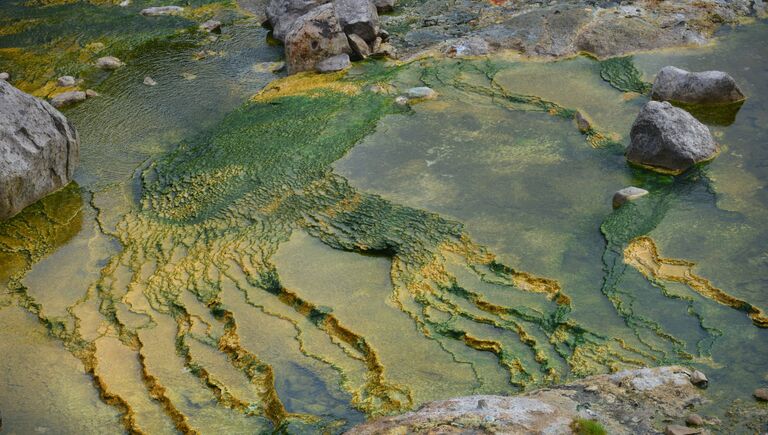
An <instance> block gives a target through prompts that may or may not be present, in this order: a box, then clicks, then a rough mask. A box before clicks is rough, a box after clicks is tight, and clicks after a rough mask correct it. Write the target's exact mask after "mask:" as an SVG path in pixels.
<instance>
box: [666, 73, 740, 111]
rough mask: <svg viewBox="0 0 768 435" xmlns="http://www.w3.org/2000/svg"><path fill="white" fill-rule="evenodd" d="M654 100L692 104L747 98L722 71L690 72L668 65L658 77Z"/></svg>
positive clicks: (731, 78) (734, 100) (731, 101)
mask: <svg viewBox="0 0 768 435" xmlns="http://www.w3.org/2000/svg"><path fill="white" fill-rule="evenodd" d="M651 98H653V99H654V100H662V101H676V102H681V103H689V104H723V103H733V102H736V101H741V100H743V99H744V94H743V93H742V92H741V89H739V86H738V85H737V84H736V81H735V80H733V77H731V76H730V75H728V74H726V73H724V72H722V71H702V72H688V71H686V70H684V69H680V68H675V67H674V66H666V67H664V68H662V69H661V71H659V73H658V74H657V75H656V80H654V82H653V89H651Z"/></svg>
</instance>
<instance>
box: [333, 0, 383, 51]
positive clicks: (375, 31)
mask: <svg viewBox="0 0 768 435" xmlns="http://www.w3.org/2000/svg"><path fill="white" fill-rule="evenodd" d="M333 8H334V10H335V11H336V16H337V17H338V19H339V24H340V25H341V28H342V29H343V30H344V33H346V34H347V35H351V34H355V35H357V36H359V37H361V38H363V40H365V42H367V43H371V42H373V40H374V39H376V37H377V36H378V35H379V14H378V12H376V6H374V5H373V3H372V2H371V1H370V0H334V1H333Z"/></svg>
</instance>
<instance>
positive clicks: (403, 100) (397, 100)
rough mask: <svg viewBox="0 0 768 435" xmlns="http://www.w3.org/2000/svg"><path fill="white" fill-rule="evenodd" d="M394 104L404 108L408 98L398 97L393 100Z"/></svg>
mask: <svg viewBox="0 0 768 435" xmlns="http://www.w3.org/2000/svg"><path fill="white" fill-rule="evenodd" d="M395 104H398V105H400V106H405V105H406V104H408V98H406V97H404V96H402V95H400V96H398V97H397V98H395Z"/></svg>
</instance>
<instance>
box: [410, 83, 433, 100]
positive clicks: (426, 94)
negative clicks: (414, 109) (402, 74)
mask: <svg viewBox="0 0 768 435" xmlns="http://www.w3.org/2000/svg"><path fill="white" fill-rule="evenodd" d="M405 93H406V95H408V98H424V99H427V100H431V99H434V98H437V92H436V91H435V90H434V89H432V88H428V87H426V86H419V87H416V88H411V89H408V90H407V91H405Z"/></svg>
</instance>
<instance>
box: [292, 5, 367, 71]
mask: <svg viewBox="0 0 768 435" xmlns="http://www.w3.org/2000/svg"><path fill="white" fill-rule="evenodd" d="M351 51H352V50H351V49H350V47H349V43H348V42H347V36H346V35H345V34H344V32H343V31H342V30H341V26H340V25H339V21H338V20H337V19H336V15H335V14H334V12H333V6H332V5H331V4H324V5H321V6H318V7H316V8H315V9H313V10H311V11H310V12H308V13H306V14H304V15H302V16H301V17H299V18H298V19H297V20H296V21H295V22H294V24H293V27H292V28H291V31H290V32H288V35H287V36H286V37H285V59H286V63H287V64H288V72H289V73H291V74H293V73H295V72H299V71H307V70H312V69H314V68H315V66H316V65H317V64H318V62H320V61H322V60H324V59H327V58H329V57H333V56H336V55H338V54H342V53H347V54H349V53H350V52H351Z"/></svg>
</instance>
